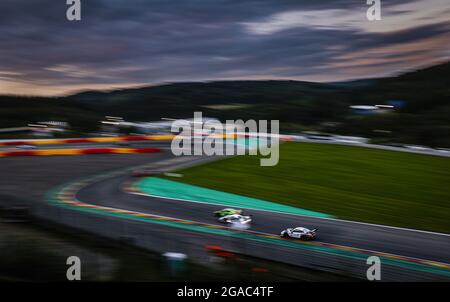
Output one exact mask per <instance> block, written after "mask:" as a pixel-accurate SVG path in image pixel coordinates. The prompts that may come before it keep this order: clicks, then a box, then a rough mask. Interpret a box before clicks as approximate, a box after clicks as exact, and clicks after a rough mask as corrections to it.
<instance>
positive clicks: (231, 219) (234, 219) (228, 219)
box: [219, 214, 252, 224]
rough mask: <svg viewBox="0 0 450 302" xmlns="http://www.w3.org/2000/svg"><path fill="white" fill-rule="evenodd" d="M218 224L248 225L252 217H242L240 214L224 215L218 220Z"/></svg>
mask: <svg viewBox="0 0 450 302" xmlns="http://www.w3.org/2000/svg"><path fill="white" fill-rule="evenodd" d="M219 221H220V222H223V223H230V224H233V223H240V224H248V223H250V222H251V221H252V217H251V216H243V215H240V214H232V215H226V216H223V217H220V218H219Z"/></svg>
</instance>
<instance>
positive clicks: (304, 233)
mask: <svg viewBox="0 0 450 302" xmlns="http://www.w3.org/2000/svg"><path fill="white" fill-rule="evenodd" d="M316 231H317V229H313V230H309V229H307V228H303V227H296V228H289V229H286V230H283V231H282V232H281V234H280V236H281V237H283V238H294V239H300V240H314V239H316Z"/></svg>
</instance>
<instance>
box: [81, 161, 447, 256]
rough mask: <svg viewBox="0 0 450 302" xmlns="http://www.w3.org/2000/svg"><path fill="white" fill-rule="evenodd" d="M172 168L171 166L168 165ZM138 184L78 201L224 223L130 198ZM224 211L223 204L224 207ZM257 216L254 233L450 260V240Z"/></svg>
mask: <svg viewBox="0 0 450 302" xmlns="http://www.w3.org/2000/svg"><path fill="white" fill-rule="evenodd" d="M165 168H166V169H170V166H166V167H165ZM133 180H136V178H133V177H131V176H130V175H129V174H125V175H120V176H116V177H113V178H109V179H106V180H102V181H99V182H95V183H92V184H90V185H88V186H86V187H84V188H82V189H81V190H80V191H78V193H77V195H76V197H77V199H78V200H80V201H82V202H85V203H89V204H94V205H100V206H107V207H113V208H118V209H125V210H131V211H136V212H142V213H149V214H155V215H161V216H167V217H173V218H179V219H184V220H190V221H195V222H201V223H207V224H214V225H221V224H220V223H219V222H218V221H217V218H215V217H214V216H213V214H212V213H213V211H216V210H218V209H220V208H221V207H218V206H216V205H209V204H203V203H192V202H188V201H179V200H172V199H165V198H157V197H150V196H142V195H136V194H130V193H128V192H126V191H125V190H124V185H125V184H126V183H129V182H130V181H133ZM224 207H225V206H224ZM246 214H251V215H253V223H252V225H251V229H250V230H253V231H257V232H262V233H268V234H274V235H278V234H279V233H280V231H281V230H283V229H285V228H287V227H296V226H304V227H307V228H318V229H319V230H318V238H317V240H318V241H320V242H325V243H330V244H338V245H343V246H350V247H355V248H360V249H365V250H372V251H378V252H385V253H390V254H396V255H401V256H407V257H413V258H419V259H424V260H432V261H437V262H443V263H449V262H450V236H448V235H445V234H435V233H428V232H418V231H414V230H405V229H398V228H389V227H383V226H376V225H369V224H359V223H352V222H348V221H341V220H329V219H320V218H315V217H306V216H296V215H289V214H279V213H274V212H265V211H257V210H247V211H246Z"/></svg>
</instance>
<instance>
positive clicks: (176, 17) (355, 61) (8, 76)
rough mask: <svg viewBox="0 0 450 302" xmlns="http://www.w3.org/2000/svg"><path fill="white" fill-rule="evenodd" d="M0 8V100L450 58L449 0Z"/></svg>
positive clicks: (331, 72) (12, 1)
mask: <svg viewBox="0 0 450 302" xmlns="http://www.w3.org/2000/svg"><path fill="white" fill-rule="evenodd" d="M381 3H382V10H381V13H382V20H381V21H372V22H370V21H368V20H367V18H366V11H367V8H368V6H367V5H366V0H353V1H349V0H336V1H332V0H271V1H269V0H251V1H245V0H172V1H169V0H158V1H152V0H83V1H82V20H81V21H72V22H69V21H67V19H66V9H67V5H66V0H33V1H30V0H1V1H0V94H27V95H61V94H67V93H71V92H74V91H78V90H84V89H111V88H115V87H131V86H140V85H149V84H150V85H152V84H159V83H165V82H179V81H212V80H239V79H293V80H303V81H321V82H325V81H342V80H348V79H358V78H370V77H379V76H384V75H392V74H397V73H399V72H403V71H405V70H409V69H414V68H417V67H420V66H427V65H431V64H435V63H439V62H444V61H448V60H449V58H450V1H449V0H418V1H413V0H409V1H402V0H389V1H387V0H384V1H383V0H382V1H381Z"/></svg>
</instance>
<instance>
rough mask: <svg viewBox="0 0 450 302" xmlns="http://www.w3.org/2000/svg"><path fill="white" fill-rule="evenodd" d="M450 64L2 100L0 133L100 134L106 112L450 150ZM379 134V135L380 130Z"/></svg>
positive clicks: (140, 118)
mask: <svg viewBox="0 0 450 302" xmlns="http://www.w3.org/2000/svg"><path fill="white" fill-rule="evenodd" d="M449 75H450V63H445V64H440V65H436V66H433V67H430V68H426V69H422V70H419V71H414V72H409V73H406V74H403V75H400V76H397V77H388V78H381V79H372V80H361V81H352V82H346V83H333V84H324V83H310V82H299V81H217V82H205V83H203V82H196V83H175V84H165V85H159V86H150V87H144V88H136V89H123V90H115V91H111V92H95V91H87V92H82V93H79V94H75V95H72V96H68V97H59V98H35V97H12V96H0V128H3V127H19V126H24V125H26V124H27V123H30V122H35V121H42V120H49V119H51V120H65V121H68V122H69V123H70V124H71V125H72V126H73V127H74V128H75V129H74V130H75V131H78V132H83V131H89V130H90V131H95V130H96V128H97V127H98V126H99V123H98V121H99V120H100V119H101V118H102V117H103V116H104V115H113V116H122V117H124V118H125V119H127V120H131V121H151V120H159V119H160V118H161V117H172V118H186V117H193V112H194V111H202V112H203V113H204V115H205V116H211V117H217V118H219V119H221V120H222V121H225V120H226V119H233V120H236V119H244V120H247V119H256V120H261V119H264V120H273V119H276V120H280V122H281V125H280V127H281V131H283V132H298V131H304V130H315V131H322V132H331V133H337V134H347V135H360V136H365V137H370V138H373V139H374V140H375V141H376V142H396V143H409V144H423V145H428V146H432V147H436V146H437V147H450V125H449V123H448V117H449V116H450V103H449V102H448V99H449V97H450V86H449V85H448V78H449ZM389 100H401V101H403V102H402V104H403V106H401V107H399V108H397V109H396V110H394V111H393V112H390V113H385V114H375V115H357V114H354V113H353V112H352V111H351V110H349V105H357V104H366V105H375V104H386V102H388V101H389ZM379 130H381V131H379Z"/></svg>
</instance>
